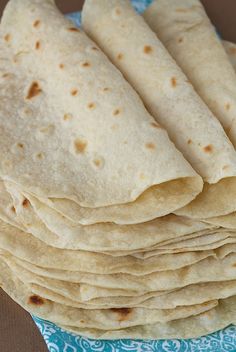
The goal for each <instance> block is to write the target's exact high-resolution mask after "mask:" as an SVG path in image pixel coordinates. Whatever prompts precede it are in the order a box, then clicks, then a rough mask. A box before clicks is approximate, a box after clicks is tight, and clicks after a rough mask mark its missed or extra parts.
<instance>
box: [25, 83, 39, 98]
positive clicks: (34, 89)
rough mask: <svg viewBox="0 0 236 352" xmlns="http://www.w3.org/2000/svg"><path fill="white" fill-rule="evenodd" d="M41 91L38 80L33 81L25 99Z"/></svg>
mask: <svg viewBox="0 0 236 352" xmlns="http://www.w3.org/2000/svg"><path fill="white" fill-rule="evenodd" d="M41 92H42V89H41V88H40V86H39V84H38V82H33V83H32V84H31V86H30V88H29V91H28V95H27V97H26V99H32V98H34V97H36V96H37V95H39V94H40V93H41Z"/></svg>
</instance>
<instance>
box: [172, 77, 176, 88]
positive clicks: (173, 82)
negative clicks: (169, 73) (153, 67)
mask: <svg viewBox="0 0 236 352" xmlns="http://www.w3.org/2000/svg"><path fill="white" fill-rule="evenodd" d="M171 85H172V87H173V88H175V87H176V86H177V80H176V78H175V77H172V78H171Z"/></svg>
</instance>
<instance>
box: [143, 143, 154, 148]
mask: <svg viewBox="0 0 236 352" xmlns="http://www.w3.org/2000/svg"><path fill="white" fill-rule="evenodd" d="M145 147H146V148H147V149H155V148H156V146H155V144H154V143H152V142H150V143H146V144H145Z"/></svg>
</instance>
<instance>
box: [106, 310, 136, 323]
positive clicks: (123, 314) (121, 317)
mask: <svg viewBox="0 0 236 352" xmlns="http://www.w3.org/2000/svg"><path fill="white" fill-rule="evenodd" d="M111 311H112V312H114V313H116V314H117V315H118V321H125V320H127V319H128V317H129V316H130V314H131V313H132V311H133V310H132V308H111Z"/></svg>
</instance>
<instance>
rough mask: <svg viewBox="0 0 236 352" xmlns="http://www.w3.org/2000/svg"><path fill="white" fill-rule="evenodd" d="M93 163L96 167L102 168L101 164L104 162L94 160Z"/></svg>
mask: <svg viewBox="0 0 236 352" xmlns="http://www.w3.org/2000/svg"><path fill="white" fill-rule="evenodd" d="M93 163H94V165H96V166H97V167H99V166H101V164H102V162H101V160H100V159H94V160H93Z"/></svg>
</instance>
